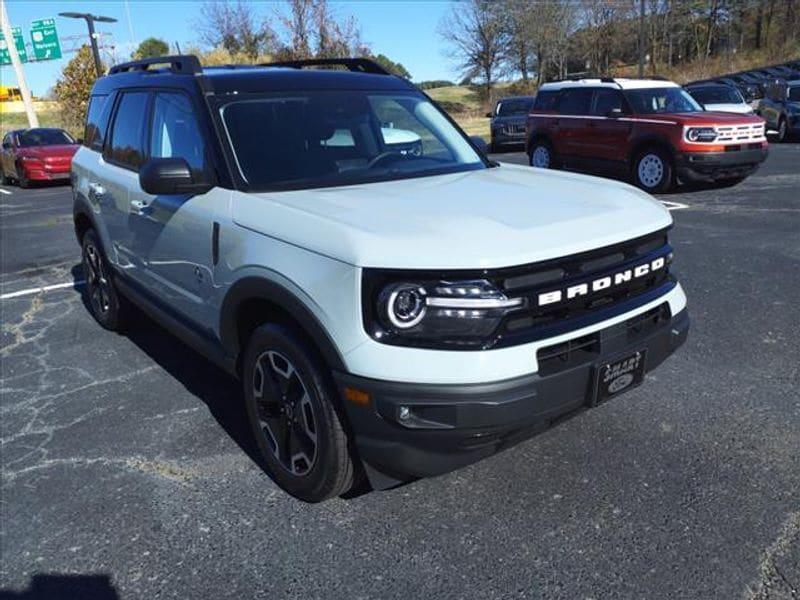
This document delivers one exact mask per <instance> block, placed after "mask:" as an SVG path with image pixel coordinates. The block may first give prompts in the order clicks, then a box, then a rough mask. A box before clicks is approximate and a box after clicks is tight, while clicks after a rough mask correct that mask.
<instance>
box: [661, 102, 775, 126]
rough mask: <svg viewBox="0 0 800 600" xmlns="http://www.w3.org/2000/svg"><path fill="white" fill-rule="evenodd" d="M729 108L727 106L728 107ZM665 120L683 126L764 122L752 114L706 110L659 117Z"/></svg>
mask: <svg viewBox="0 0 800 600" xmlns="http://www.w3.org/2000/svg"><path fill="white" fill-rule="evenodd" d="M726 106H727V105H726ZM659 117H663V118H664V119H665V120H666V119H670V120H674V121H677V122H678V123H680V124H682V125H750V124H753V125H754V124H757V123H761V122H763V120H762V119H761V117H758V116H756V115H751V114H746V115H745V114H734V113H731V112H722V111H717V110H713V111H712V110H706V111H703V112H694V113H675V114H670V115H659Z"/></svg>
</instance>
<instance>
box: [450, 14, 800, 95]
mask: <svg viewBox="0 0 800 600" xmlns="http://www.w3.org/2000/svg"><path fill="white" fill-rule="evenodd" d="M439 33H440V36H441V38H442V39H443V41H444V42H445V44H446V45H447V47H448V50H449V53H450V55H451V57H452V58H453V59H454V60H455V61H456V65H457V67H458V68H459V70H460V72H461V75H462V77H463V78H464V80H465V81H470V82H479V83H480V85H481V86H482V89H483V91H484V93H485V94H486V95H487V96H490V95H491V91H492V89H493V87H494V85H495V83H496V82H497V81H498V80H499V79H501V78H507V77H512V78H521V79H522V81H523V82H525V83H526V84H527V83H530V84H531V87H533V86H534V84H541V83H542V82H543V81H546V80H550V79H559V78H564V77H566V76H568V75H570V74H589V73H591V74H595V75H613V74H615V73H616V72H618V71H620V70H623V69H626V68H629V67H631V66H633V65H636V64H637V63H638V60H639V57H640V54H641V56H642V57H643V58H644V61H645V65H646V74H649V75H654V74H660V73H663V72H669V71H671V70H672V69H674V68H677V67H680V66H682V65H683V66H685V65H686V64H687V63H696V62H698V61H700V62H701V63H704V62H706V61H711V60H715V59H719V58H720V57H723V58H724V57H727V58H728V59H729V60H728V62H729V63H730V64H733V63H734V62H735V61H734V60H733V57H736V56H737V55H738V56H741V55H743V54H748V53H756V54H758V56H759V58H761V57H763V59H764V60H766V61H767V62H775V61H776V60H777V59H779V58H782V57H787V58H788V57H790V56H797V54H798V53H799V52H800V42H799V36H800V0H463V1H462V2H459V3H457V4H456V5H454V6H453V7H452V8H451V10H450V11H449V12H448V13H447V14H446V16H445V17H444V18H443V19H442V21H441V23H440V24H439ZM634 73H635V71H634Z"/></svg>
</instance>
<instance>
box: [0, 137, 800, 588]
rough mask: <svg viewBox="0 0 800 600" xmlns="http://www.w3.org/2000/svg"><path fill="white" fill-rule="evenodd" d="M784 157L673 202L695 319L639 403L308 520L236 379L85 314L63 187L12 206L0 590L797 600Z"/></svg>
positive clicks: (799, 541)
mask: <svg viewBox="0 0 800 600" xmlns="http://www.w3.org/2000/svg"><path fill="white" fill-rule="evenodd" d="M771 153H772V154H771V156H770V157H769V159H768V160H767V162H766V163H765V164H764V166H763V167H762V168H761V170H760V171H759V172H758V173H756V174H755V175H754V176H752V177H750V178H749V179H748V180H746V181H745V182H744V183H741V184H739V185H737V186H735V187H730V188H711V189H693V190H682V191H681V192H680V193H676V194H670V195H668V196H663V197H661V200H662V201H665V202H667V203H670V205H671V206H670V208H672V209H674V210H673V213H672V214H673V216H674V218H675V221H676V225H675V228H674V230H673V233H672V240H673V245H674V246H675V247H676V265H675V267H676V270H677V272H678V274H679V276H680V277H681V280H682V282H683V285H684V287H685V288H686V290H687V293H688V295H689V302H690V311H691V315H692V318H693V320H694V322H693V330H692V331H691V333H690V337H689V341H688V342H687V344H686V346H685V347H684V348H683V349H681V351H679V352H678V353H677V354H676V355H675V356H674V357H672V358H671V359H669V361H668V362H667V363H665V364H664V365H663V366H662V367H661V368H660V369H659V370H658V371H657V372H655V373H654V374H653V375H651V376H649V377H648V382H647V385H646V386H644V387H642V388H639V389H637V390H635V391H633V392H631V393H629V394H626V395H624V396H622V397H621V398H619V399H617V400H615V401H614V402H611V403H609V404H606V405H603V406H601V407H599V408H597V409H595V410H592V411H589V412H586V413H583V414H582V415H580V416H579V417H577V418H575V419H573V420H571V421H569V422H567V423H565V424H563V425H561V426H559V427H557V428H555V429H553V430H551V431H549V432H547V433H545V434H543V435H541V436H539V437H537V438H534V439H533V440H530V441H528V442H525V443H523V444H521V445H519V446H517V447H516V448H513V449H511V450H509V451H507V452H504V453H502V454H499V455H497V456H494V457H492V458H490V459H488V460H485V461H483V462H481V463H478V464H476V465H473V466H470V467H468V468H465V469H462V470H460V471H457V472H455V473H452V474H449V475H447V476H443V477H439V478H436V479H430V480H424V481H419V482H416V483H413V484H410V485H407V486H404V487H401V488H398V489H395V490H391V491H387V492H379V493H367V494H364V495H360V496H355V497H352V498H349V499H336V500H333V501H330V502H327V503H324V504H322V505H314V506H310V505H306V504H302V503H300V502H298V501H296V500H294V499H292V498H291V497H289V496H287V495H286V494H284V493H283V492H281V491H280V490H279V489H278V488H277V487H276V486H275V485H274V484H273V483H272V481H271V480H270V479H269V477H268V476H267V475H265V474H264V472H263V471H262V470H261V469H260V468H259V466H258V464H257V462H256V460H255V458H254V457H255V451H254V448H253V447H252V444H251V441H250V439H249V435H248V432H247V427H246V423H245V418H244V414H243V410H242V408H241V399H240V393H239V391H238V385H237V383H236V382H235V381H233V380H231V379H230V378H228V377H227V376H226V375H224V374H223V373H222V372H220V371H218V370H217V369H216V368H215V367H213V366H211V365H210V364H209V363H207V362H206V361H205V360H204V359H202V358H201V357H199V356H198V355H197V354H195V353H194V352H192V351H191V350H189V349H188V348H186V347H185V346H183V345H182V344H181V343H180V342H178V341H176V340H175V339H173V338H171V337H169V336H168V335H167V334H165V333H164V332H163V331H162V330H161V329H160V328H158V327H157V326H156V325H154V324H153V323H151V322H149V321H148V320H147V319H145V318H142V319H141V320H140V322H139V326H138V327H137V328H136V329H135V330H134V331H133V332H132V333H131V334H129V335H128V336H119V335H116V334H113V333H109V332H106V331H104V330H102V329H101V328H100V327H99V326H98V325H96V324H95V322H94V321H93V320H92V319H91V317H90V316H89V314H88V312H87V310H86V308H85V307H84V306H83V303H82V299H81V296H80V293H79V289H78V290H76V289H74V288H73V286H72V283H73V282H75V281H79V280H80V278H81V273H80V271H79V269H78V268H77V264H78V260H79V251H78V246H77V244H76V242H75V239H74V236H73V233H72V224H71V223H72V218H71V195H70V192H69V189H68V188H64V187H48V188H43V189H35V190H20V189H18V188H15V187H5V188H3V189H4V190H5V191H7V192H9V193H3V194H2V195H0V206H1V207H2V226H1V228H2V230H1V231H0V236H2V275H0V277H1V278H2V279H0V281H2V292H1V293H2V294H3V296H4V299H3V300H2V322H3V330H2V335H3V337H2V347H3V349H2V377H3V381H2V447H1V450H2V464H3V480H2V500H3V504H2V506H3V508H2V510H3V514H2V537H3V539H2V552H3V561H2V569H3V570H2V573H0V577H1V578H0V590H2V591H7V590H8V591H24V590H26V589H30V588H31V586H32V585H34V584H33V583H32V582H34V581H35V580H34V578H35V577H37V576H40V577H42V576H46V577H53V578H58V577H64V576H66V575H70V576H71V577H70V579H69V585H70V586H72V588H71V589H72V590H73V596H74V597H81V596H80V593H83V594H84V595H88V592H89V591H93V592H98V594H99V593H100V592H103V591H104V590H113V591H114V592H115V593H116V596H115V595H106V596H98V597H119V598H152V597H181V598H194V597H214V598H228V597H248V598H251V597H261V596H265V597H266V596H272V597H278V598H283V597H289V598H318V597H319V598H331V597H345V596H346V597H349V598H368V597H369V598H372V597H376V598H393V597H411V598H416V597H431V598H438V597H463V598H509V597H519V598H553V597H564V598H606V597H647V598H661V597H664V598H667V597H679V598H688V597H698V598H739V597H755V598H795V597H796V596H797V594H798V592H797V590H798V588H800V492H798V490H800V450H798V449H800V394H799V393H798V389H800V388H799V387H798V386H800V307H799V306H798V303H797V298H798V296H800V277H798V275H797V274H798V272H800V167H798V165H800V144H785V145H774V146H772V148H771ZM496 158H498V159H499V160H508V161H513V162H524V161H525V156H524V155H522V154H521V153H509V154H504V155H498V156H497V157H496ZM531 193H532V194H535V193H536V189H535V188H533V189H532V192H531ZM557 201H558V199H557V198H554V199H553V202H557ZM46 286H47V287H49V286H62V287H57V288H55V289H51V290H49V291H46V292H44V293H30V292H31V291H32V290H36V289H37V288H42V287H46ZM39 581H41V580H39ZM53 581H55V580H53ZM58 581H64V580H58ZM108 593H109V594H111V593H113V592H108ZM64 597H72V596H64Z"/></svg>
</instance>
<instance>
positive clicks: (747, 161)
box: [677, 146, 769, 182]
mask: <svg viewBox="0 0 800 600" xmlns="http://www.w3.org/2000/svg"><path fill="white" fill-rule="evenodd" d="M768 154H769V150H768V149H767V148H766V146H765V147H761V148H748V149H744V150H734V151H731V152H684V153H683V154H681V155H679V156H678V160H677V168H678V176H679V177H680V178H681V179H683V180H688V181H705V182H711V181H718V180H721V179H739V178H742V177H747V176H748V175H750V174H752V173H753V172H755V170H756V169H758V167H759V165H760V164H761V163H762V162H764V161H765V160H766V158H767V155H768Z"/></svg>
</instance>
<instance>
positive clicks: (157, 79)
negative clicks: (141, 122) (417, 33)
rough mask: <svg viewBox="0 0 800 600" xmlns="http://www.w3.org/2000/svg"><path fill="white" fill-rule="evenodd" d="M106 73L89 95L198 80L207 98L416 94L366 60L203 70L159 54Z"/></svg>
mask: <svg viewBox="0 0 800 600" xmlns="http://www.w3.org/2000/svg"><path fill="white" fill-rule="evenodd" d="M306 67H331V68H322V69H308V68H306ZM332 67H339V68H338V69H334V68H332ZM342 67H343V68H344V69H345V70H342ZM108 74H109V75H110V76H113V77H101V78H99V79H98V80H97V81H96V82H95V85H94V88H93V90H92V93H93V94H107V93H110V92H112V91H114V90H116V89H119V88H123V87H136V86H137V85H146V86H147V87H159V86H165V87H169V86H172V87H174V86H175V85H176V84H177V83H178V82H187V83H190V82H199V83H200V85H201V86H203V89H204V91H205V92H206V93H210V94H229V93H234V92H244V93H247V92H269V91H273V90H293V89H305V90H308V89H319V90H359V89H369V90H415V91H416V90H417V88H416V87H415V86H414V85H413V84H412V83H411V82H409V81H407V80H405V79H403V78H401V77H398V76H396V75H393V74H392V73H390V72H389V71H386V70H385V69H384V68H383V67H381V66H380V65H379V64H377V63H376V62H374V61H371V60H369V59H365V58H348V59H316V60H303V61H287V62H275V63H265V64H261V65H223V66H213V67H203V66H201V65H200V61H199V60H198V59H197V57H196V56H191V55H187V56H162V57H158V58H150V59H144V60H137V61H132V62H128V63H123V64H120V65H116V66H114V67H111V69H110V71H109V73H108Z"/></svg>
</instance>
